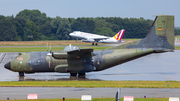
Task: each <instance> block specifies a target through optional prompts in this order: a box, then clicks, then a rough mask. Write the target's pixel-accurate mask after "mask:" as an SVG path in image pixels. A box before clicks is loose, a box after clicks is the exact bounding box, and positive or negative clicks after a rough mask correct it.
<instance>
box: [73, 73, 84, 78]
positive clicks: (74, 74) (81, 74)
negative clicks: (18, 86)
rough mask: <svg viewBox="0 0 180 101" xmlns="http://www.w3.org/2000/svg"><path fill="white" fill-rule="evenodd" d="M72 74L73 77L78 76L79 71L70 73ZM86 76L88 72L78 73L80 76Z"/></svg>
mask: <svg viewBox="0 0 180 101" xmlns="http://www.w3.org/2000/svg"><path fill="white" fill-rule="evenodd" d="M70 74H71V76H73V77H76V76H77V73H70ZM85 76H86V73H78V77H80V78H84V77H85Z"/></svg>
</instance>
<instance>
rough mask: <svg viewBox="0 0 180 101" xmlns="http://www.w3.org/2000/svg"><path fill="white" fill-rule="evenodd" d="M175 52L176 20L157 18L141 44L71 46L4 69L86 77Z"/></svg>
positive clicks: (35, 54)
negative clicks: (152, 55) (95, 47)
mask: <svg viewBox="0 0 180 101" xmlns="http://www.w3.org/2000/svg"><path fill="white" fill-rule="evenodd" d="M173 50H174V16H170V15H159V16H156V18H155V20H154V22H153V24H152V26H151V28H150V30H149V32H148V34H147V36H146V37H145V38H144V39H142V40H138V41H134V42H132V43H127V44H123V45H119V46H116V47H112V48H109V49H105V50H102V51H93V49H80V48H79V47H76V46H68V47H66V48H65V49H64V51H62V52H51V51H50V52H30V53H22V54H19V56H17V57H16V58H15V59H13V60H12V61H10V62H8V63H7V64H5V65H4V67H5V68H6V69H9V70H11V71H14V72H19V76H24V73H36V72H59V73H70V74H71V76H76V75H77V74H79V76H84V75H85V73H86V72H94V71H101V70H104V69H107V68H110V67H113V66H115V65H119V64H122V63H124V62H127V61H130V60H133V59H136V58H138V57H141V56H145V55H147V54H150V53H154V52H167V51H173Z"/></svg>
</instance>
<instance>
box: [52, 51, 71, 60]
mask: <svg viewBox="0 0 180 101" xmlns="http://www.w3.org/2000/svg"><path fill="white" fill-rule="evenodd" d="M52 57H53V58H55V59H67V58H68V54H67V52H53V53H52Z"/></svg>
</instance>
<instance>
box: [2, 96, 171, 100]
mask: <svg viewBox="0 0 180 101" xmlns="http://www.w3.org/2000/svg"><path fill="white" fill-rule="evenodd" d="M92 97H93V96H92ZM134 100H135V101H169V98H134ZM0 101H5V100H0ZM9 101H29V100H27V99H22V100H11V99H10V100H9ZM31 101H62V99H37V100H31ZM65 101H81V99H80V98H79V99H73V98H72V99H69V98H67V99H66V98H65ZM92 101H115V98H92ZM120 101H123V98H120Z"/></svg>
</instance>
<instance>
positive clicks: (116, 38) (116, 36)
mask: <svg viewBox="0 0 180 101" xmlns="http://www.w3.org/2000/svg"><path fill="white" fill-rule="evenodd" d="M124 32H125V30H124V29H122V30H121V31H119V32H118V33H117V34H116V35H115V36H114V39H115V40H119V41H121V39H122V37H123V35H124Z"/></svg>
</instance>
